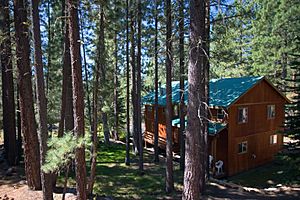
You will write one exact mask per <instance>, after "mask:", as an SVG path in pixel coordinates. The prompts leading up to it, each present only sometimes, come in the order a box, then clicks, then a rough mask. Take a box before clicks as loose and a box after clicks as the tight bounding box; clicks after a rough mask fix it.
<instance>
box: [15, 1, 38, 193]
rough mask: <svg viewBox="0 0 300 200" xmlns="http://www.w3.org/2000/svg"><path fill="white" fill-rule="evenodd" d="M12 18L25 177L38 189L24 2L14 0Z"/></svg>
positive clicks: (25, 6)
mask: <svg viewBox="0 0 300 200" xmlns="http://www.w3.org/2000/svg"><path fill="white" fill-rule="evenodd" d="M14 19H15V28H16V46H17V67H18V82H19V89H20V111H21V125H22V132H23V136H24V158H25V159H24V162H25V171H26V179H27V184H28V187H29V188H30V189H33V190H38V189H41V177H40V162H39V160H40V152H39V142H38V136H37V127H36V123H35V117H34V108H33V96H32V82H31V67H30V59H29V57H30V46H29V38H28V36H29V31H28V25H29V23H28V22H27V5H26V4H24V1H23V0H14Z"/></svg>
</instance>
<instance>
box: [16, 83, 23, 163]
mask: <svg viewBox="0 0 300 200" xmlns="http://www.w3.org/2000/svg"><path fill="white" fill-rule="evenodd" d="M18 88H19V84H17V128H18V141H17V142H18V144H17V146H18V147H17V148H18V163H19V162H20V160H21V159H22V155H23V148H22V130H21V112H20V95H19V94H20V92H19V89H18Z"/></svg>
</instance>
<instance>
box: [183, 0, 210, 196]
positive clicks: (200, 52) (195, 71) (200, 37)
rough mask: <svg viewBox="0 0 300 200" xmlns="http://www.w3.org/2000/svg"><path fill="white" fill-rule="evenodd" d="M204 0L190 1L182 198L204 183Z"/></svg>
mask: <svg viewBox="0 0 300 200" xmlns="http://www.w3.org/2000/svg"><path fill="white" fill-rule="evenodd" d="M205 12H206V11H205V0H192V1H191V4H190V16H191V19H190V20H191V21H190V37H191V46H190V64H189V70H188V83H189V93H188V95H189V96H188V99H189V101H188V108H187V119H188V122H189V123H188V126H187V131H186V144H185V148H186V152H185V171H184V188H183V194H182V199H201V193H203V191H204V186H205V171H206V162H207V157H206V152H205V151H206V147H205V145H206V144H205V137H207V121H206V119H207V102H208V99H207V98H208V96H207V80H208V77H206V76H207V75H208V71H207V70H208V69H207V68H208V65H207V64H206V59H207V58H206V55H205V52H204V51H206V41H205V39H206V29H205Z"/></svg>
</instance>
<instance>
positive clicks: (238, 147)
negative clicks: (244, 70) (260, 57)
mask: <svg viewBox="0 0 300 200" xmlns="http://www.w3.org/2000/svg"><path fill="white" fill-rule="evenodd" d="M209 88H210V92H209V111H210V112H209V118H210V122H209V127H208V144H209V155H210V159H211V162H210V166H211V171H213V172H214V174H216V175H220V174H222V175H223V176H224V175H225V176H231V175H234V174H237V173H239V172H243V171H246V170H248V169H251V168H254V167H257V166H259V165H262V164H265V163H267V162H269V161H271V160H272V159H273V158H274V155H275V154H276V153H278V151H280V150H281V148H282V144H283V135H282V134H281V133H280V130H281V129H282V128H281V127H282V125H283V121H284V105H285V104H287V103H288V102H289V100H288V99H287V98H286V97H285V96H284V95H283V94H282V93H281V92H280V91H279V90H278V89H277V88H276V87H274V85H273V84H272V83H271V82H270V81H268V80H267V79H266V78H265V77H241V78H224V79H213V80H211V81H210V85H209ZM187 89H188V86H187V82H185V92H184V97H183V98H184V101H185V105H187V96H188V95H187ZM179 101H180V96H179V81H174V82H172V103H173V116H172V119H173V120H172V126H173V147H174V151H175V152H176V151H177V152H178V151H179V144H180V141H179V140H180V138H179V134H178V133H179V128H180V120H179ZM143 102H144V105H145V115H144V116H145V132H144V140H145V142H147V143H150V144H153V143H154V109H155V107H154V93H149V94H148V95H146V96H145V97H144V98H143ZM165 102H166V95H165V91H164V89H163V88H162V89H161V90H160V94H159V99H158V130H159V146H160V147H161V148H165V145H166V126H165V104H166V103H165ZM186 124H187V122H186ZM218 161H222V163H223V165H222V168H221V170H220V169H219V171H218V170H217V168H216V162H218ZM218 164H220V163H218ZM218 167H219V166H218Z"/></svg>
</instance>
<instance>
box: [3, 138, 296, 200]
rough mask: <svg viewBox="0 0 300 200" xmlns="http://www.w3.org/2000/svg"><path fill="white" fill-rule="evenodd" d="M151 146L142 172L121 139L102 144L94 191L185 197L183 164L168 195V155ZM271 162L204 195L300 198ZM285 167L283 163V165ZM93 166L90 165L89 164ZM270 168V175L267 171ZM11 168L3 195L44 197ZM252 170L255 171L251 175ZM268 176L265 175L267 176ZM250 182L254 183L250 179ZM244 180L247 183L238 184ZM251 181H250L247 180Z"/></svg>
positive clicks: (112, 195)
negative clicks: (155, 155)
mask: <svg viewBox="0 0 300 200" xmlns="http://www.w3.org/2000/svg"><path fill="white" fill-rule="evenodd" d="M152 154H153V153H152V151H151V149H145V151H144V174H143V175H140V173H139V171H138V156H135V155H133V154H131V155H130V156H131V165H130V166H126V165H125V164H124V158H125V146H124V144H121V143H112V144H111V145H109V146H107V145H103V144H101V145H100V149H99V152H98V162H97V171H96V174H97V175H96V182H95V186H94V193H95V194H97V199H107V200H110V199H181V192H182V177H183V173H182V172H181V171H180V170H179V164H178V163H177V162H174V181H175V190H176V191H175V192H173V193H172V194H170V195H166V194H165V192H164V183H165V179H164V176H165V167H164V162H163V160H164V157H162V156H161V157H160V161H161V162H160V163H159V164H154V163H153V162H152V160H153V156H152ZM274 165H277V164H276V163H271V164H269V165H266V166H262V167H260V168H257V169H255V170H253V171H250V172H248V174H246V175H244V177H243V176H241V175H242V174H241V175H239V176H236V177H233V178H232V179H230V180H221V181H220V180H214V179H213V180H211V181H210V182H209V183H208V186H207V190H206V193H205V196H204V197H203V199H300V188H299V186H297V185H285V184H281V185H280V179H278V178H277V179H276V181H274V180H275V179H273V178H274V177H276V176H277V175H278V173H277V172H278V171H282V168H280V166H275V167H274ZM281 167H282V166H281ZM88 169H89V166H88ZM266 170H267V171H272V172H273V176H272V173H271V172H270V173H268V174H269V175H267V176H264V175H263V174H264V173H265V172H266ZM6 173H7V168H6V167H5V166H4V164H3V162H2V163H0V199H1V200H2V199H10V200H11V199H14V200H17V199H20V200H29V199H30V200H31V199H42V193H41V191H30V190H28V187H27V186H26V185H25V184H26V181H25V177H24V170H23V169H22V168H21V167H16V168H14V169H13V170H12V173H10V174H8V175H9V176H8V175H7V174H6ZM251 173H252V175H251ZM253 174H259V175H258V176H259V177H260V180H257V181H256V182H255V184H257V183H258V182H261V184H260V185H258V186H257V187H255V185H252V184H251V180H252V176H253ZM263 177H265V178H263ZM62 182H63V174H62V175H61V176H60V178H59V180H58V185H59V186H61V185H62ZM248 182H250V183H248ZM238 183H239V184H243V186H241V185H238ZM247 183H248V184H247ZM68 186H69V187H70V190H69V193H67V195H66V197H67V198H66V199H69V200H71V199H75V195H74V194H73V193H72V192H74V187H75V180H74V174H71V177H70V178H69V179H68ZM54 198H55V199H61V191H59V190H57V191H56V193H55V195H54Z"/></svg>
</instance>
